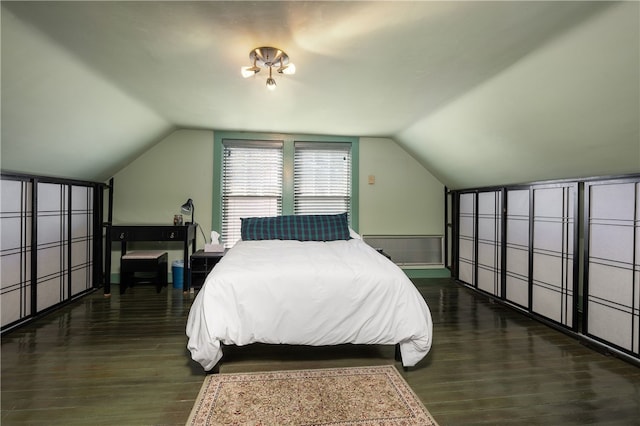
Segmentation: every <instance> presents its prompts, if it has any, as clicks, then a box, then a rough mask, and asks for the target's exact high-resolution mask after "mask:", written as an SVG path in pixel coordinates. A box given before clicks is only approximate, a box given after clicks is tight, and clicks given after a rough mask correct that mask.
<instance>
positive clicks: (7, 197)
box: [0, 178, 33, 327]
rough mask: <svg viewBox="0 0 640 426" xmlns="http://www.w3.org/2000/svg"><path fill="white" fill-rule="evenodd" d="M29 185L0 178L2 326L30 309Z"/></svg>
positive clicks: (20, 317)
mask: <svg viewBox="0 0 640 426" xmlns="http://www.w3.org/2000/svg"><path fill="white" fill-rule="evenodd" d="M31 188H32V184H31V182H29V181H24V180H11V179H4V178H3V179H2V180H1V181H0V196H1V197H0V198H1V207H0V239H1V241H0V244H1V245H0V248H1V253H0V271H2V272H1V273H0V303H1V306H0V310H1V312H0V313H1V316H2V327H5V326H6V325H8V324H11V323H14V322H16V321H19V320H22V319H24V318H26V317H29V316H30V315H32V314H33V313H32V312H31V290H32V289H31V236H32V229H31V228H32V227H31V220H32V208H31V193H32V191H31Z"/></svg>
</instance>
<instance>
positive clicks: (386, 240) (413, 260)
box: [362, 235, 444, 268]
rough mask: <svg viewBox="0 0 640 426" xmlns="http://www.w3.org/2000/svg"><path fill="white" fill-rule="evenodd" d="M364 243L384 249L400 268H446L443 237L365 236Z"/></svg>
mask: <svg viewBox="0 0 640 426" xmlns="http://www.w3.org/2000/svg"><path fill="white" fill-rule="evenodd" d="M362 238H363V239H364V241H365V242H366V243H367V244H369V245H370V246H371V247H373V248H375V249H382V250H384V252H385V253H386V254H388V255H389V256H390V257H391V260H392V261H393V262H394V263H395V264H396V265H398V266H406V267H413V268H419V267H433V266H440V267H443V266H444V259H443V248H442V241H443V236H442V235H364V236H363V237H362Z"/></svg>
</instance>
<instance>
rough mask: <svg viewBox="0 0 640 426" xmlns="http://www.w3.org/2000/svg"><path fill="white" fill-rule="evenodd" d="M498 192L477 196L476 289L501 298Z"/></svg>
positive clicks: (500, 209) (500, 238)
mask: <svg viewBox="0 0 640 426" xmlns="http://www.w3.org/2000/svg"><path fill="white" fill-rule="evenodd" d="M501 194H502V193H501V192H499V191H490V192H480V193H479V194H478V288H479V289H480V290H483V291H486V292H487V293H490V294H492V295H494V296H501V295H502V291H501V279H500V270H501V267H502V265H501V244H502V235H501V233H502V232H501V230H502V228H501V221H502V214H501V211H502V197H501Z"/></svg>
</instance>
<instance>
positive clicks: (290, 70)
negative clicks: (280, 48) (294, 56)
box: [282, 63, 296, 75]
mask: <svg viewBox="0 0 640 426" xmlns="http://www.w3.org/2000/svg"><path fill="white" fill-rule="evenodd" d="M282 73H283V74H289V75H292V74H295V73H296V66H295V65H294V64H292V63H289V64H288V65H287V66H286V67H284V69H283V70H282Z"/></svg>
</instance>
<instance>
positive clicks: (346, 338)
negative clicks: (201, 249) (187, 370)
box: [186, 239, 432, 370]
mask: <svg viewBox="0 0 640 426" xmlns="http://www.w3.org/2000/svg"><path fill="white" fill-rule="evenodd" d="M186 332H187V336H188V337H189V341H188V344H187V348H188V349H189V351H191V357H192V358H193V359H194V360H195V361H197V362H198V363H200V364H201V365H202V366H203V367H204V369H205V370H210V369H212V368H213V367H214V366H215V364H216V363H217V362H218V360H220V358H221V357H222V350H221V343H223V344H233V345H247V344H250V343H255V342H261V343H284V344H292V345H315V346H318V345H336V344H343V343H354V344H396V343H399V344H400V352H401V355H402V363H403V365H404V366H407V367H408V366H413V365H415V364H416V363H417V362H418V361H420V359H422V358H423V357H424V356H425V355H426V354H427V353H428V352H429V349H430V348H431V337H432V322H431V314H430V312H429V308H428V307H427V304H426V303H425V301H424V299H423V298H422V296H421V295H420V293H419V292H418V291H417V289H416V288H415V286H414V285H413V283H412V282H411V281H410V280H409V279H408V278H407V276H406V275H405V274H404V272H402V270H401V269H400V268H398V267H397V266H396V265H395V264H394V263H392V262H391V261H389V260H388V259H387V258H385V257H384V256H382V255H380V254H379V253H377V252H376V251H375V250H374V249H373V248H371V247H370V246H368V245H367V244H366V243H365V242H364V241H362V240H360V239H351V240H348V241H344V240H342V241H331V242H310V241H305V242H300V241H281V240H267V241H239V242H238V243H237V244H236V245H235V246H234V247H233V248H232V249H231V250H229V251H228V253H227V254H226V255H225V256H224V257H223V258H222V259H221V260H220V262H219V263H218V264H217V265H216V266H215V268H214V269H213V271H212V272H211V274H209V276H208V277H207V279H206V281H205V283H204V285H203V287H202V289H201V290H200V292H199V293H198V295H197V296H196V298H195V300H194V302H193V305H192V307H191V311H190V312H189V318H188V321H187V329H186Z"/></svg>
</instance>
